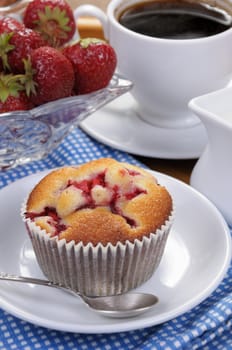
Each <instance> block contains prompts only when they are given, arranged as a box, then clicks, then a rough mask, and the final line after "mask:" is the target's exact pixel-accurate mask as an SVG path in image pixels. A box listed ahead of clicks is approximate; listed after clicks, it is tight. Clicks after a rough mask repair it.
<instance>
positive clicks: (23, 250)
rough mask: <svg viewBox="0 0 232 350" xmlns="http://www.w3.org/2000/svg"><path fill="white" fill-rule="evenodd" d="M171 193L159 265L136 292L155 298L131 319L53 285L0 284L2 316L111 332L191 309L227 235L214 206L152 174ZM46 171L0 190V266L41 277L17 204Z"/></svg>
mask: <svg viewBox="0 0 232 350" xmlns="http://www.w3.org/2000/svg"><path fill="white" fill-rule="evenodd" d="M153 174H154V175H155V176H157V178H158V179H159V181H160V183H162V184H163V185H165V186H166V187H167V188H168V189H169V191H170V192H171V194H172V196H173V198H174V201H175V205H176V220H175V223H174V226H173V229H172V231H171V234H170V237H169V239H168V243H167V246H166V249H165V254H164V256H163V259H162V262H161V264H160V266H159V268H158V270H157V272H156V273H155V274H154V275H153V277H152V278H151V279H150V280H149V281H148V282H146V283H145V284H144V285H142V286H141V287H140V288H138V290H140V291H146V292H151V293H154V294H156V295H157V296H158V297H159V299H160V301H159V303H158V304H157V305H156V306H155V307H154V308H153V309H152V310H150V311H149V312H147V313H145V314H143V315H140V316H138V317H135V318H128V319H124V320H123V319H120V320H118V319H109V318H104V317H103V316H100V315H97V314H95V313H93V312H92V311H91V310H89V309H88V308H87V307H86V306H85V305H84V304H83V303H82V302H81V301H80V300H79V299H78V298H77V299H75V298H74V297H73V296H71V295H69V294H68V293H65V292H63V291H60V290H56V289H53V288H47V287H42V286H35V285H31V284H30V285H25V284H20V283H15V282H6V281H0V284H1V288H0V306H1V307H2V308H3V309H5V310H6V311H8V312H9V313H11V314H13V315H15V316H17V317H19V318H21V319H24V320H26V321H29V322H31V323H34V324H37V325H41V326H44V327H47V328H52V329H56V330H62V331H71V332H78V333H110V332H120V331H129V330H134V329H139V328H144V327H148V326H152V325H157V324H160V323H162V322H165V321H168V320H170V319H172V318H174V317H176V316H178V315H181V314H182V313H184V312H186V311H188V310H190V309H191V308H193V307H194V306H195V305H197V304H199V303H200V302H201V301H202V300H204V299H205V298H207V297H208V296H209V295H210V294H211V293H212V291H213V290H214V289H215V288H216V287H217V286H218V284H219V283H220V281H221V280H222V278H223V277H224V275H225V273H226V271H227V269H228V266H229V263H230V258H231V239H230V233H229V229H228V227H227V225H226V224H225V221H224V219H223V218H222V216H221V214H219V212H218V210H217V209H216V208H215V207H214V206H213V205H212V204H211V203H210V202H209V201H208V200H207V199H206V198H205V197H203V196H202V195H200V194H199V193H198V192H196V191H195V190H194V189H192V188H191V187H190V186H187V185H185V184H184V183H182V182H180V181H178V180H175V179H173V178H171V177H168V176H166V175H162V174H160V173H156V172H153ZM44 175H45V172H43V173H39V174H35V175H31V176H28V177H26V178H23V179H21V180H18V181H16V182H15V183H13V184H11V185H9V186H8V187H5V188H4V189H2V190H1V191H0V208H1V211H0V227H1V231H0V240H1V245H0V271H3V272H8V273H16V274H22V275H26V276H35V277H43V276H42V273H41V271H40V269H39V267H38V265H37V262H36V260H35V256H34V253H33V250H32V247H31V243H30V241H29V238H28V236H27V232H26V229H25V227H24V225H23V223H22V221H21V218H20V214H19V212H20V206H21V202H22V201H23V199H24V198H25V197H26V195H27V194H28V192H29V191H30V190H31V189H32V187H33V186H34V184H35V183H36V182H37V181H38V180H39V179H40V178H41V177H42V176H44Z"/></svg>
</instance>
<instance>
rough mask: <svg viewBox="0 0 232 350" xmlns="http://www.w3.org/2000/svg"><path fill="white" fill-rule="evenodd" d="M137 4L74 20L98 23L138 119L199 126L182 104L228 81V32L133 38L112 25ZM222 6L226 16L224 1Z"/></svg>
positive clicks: (231, 72)
mask: <svg viewBox="0 0 232 350" xmlns="http://www.w3.org/2000/svg"><path fill="white" fill-rule="evenodd" d="M138 2H142V1H141V0H112V1H111V2H110V3H109V5H108V8H107V12H106V13H104V12H103V11H102V10H100V9H99V8H97V7H96V6H93V5H82V6H79V7H78V8H77V9H76V10H75V11H74V14H75V17H76V18H78V17H80V16H86V15H88V16H94V17H96V18H98V19H99V20H100V22H101V23H102V25H103V29H104V35H105V37H106V39H108V40H109V42H110V44H111V45H112V46H113V47H114V48H115V50H116V53H117V57H118V70H119V72H120V73H121V74H123V75H124V76H126V77H127V78H128V79H130V80H132V81H133V83H134V87H133V90H132V95H133V97H134V98H135V100H136V101H137V108H136V110H137V112H138V114H139V115H140V117H141V118H142V119H143V120H145V121H146V122H148V123H150V124H153V125H156V126H158V127H164V128H186V127H192V126H194V125H195V124H197V123H199V122H200V121H199V119H198V118H197V117H196V115H194V114H193V113H192V112H191V111H190V110H189V109H188V102H189V101H190V100H191V99H192V98H193V97H195V96H199V95H202V94H205V93H208V92H211V91H214V90H217V89H220V88H222V87H225V86H226V85H227V84H228V83H229V82H230V80H231V78H232V29H231V28H230V29H228V30H226V31H224V32H221V33H220V34H216V35H213V36H209V37H203V38H196V39H181V40H179V39H162V38H155V37H150V36H146V35H142V34H138V33H136V32H134V31H132V30H129V29H127V28H126V27H124V26H123V25H121V24H120V23H119V21H118V16H119V14H120V13H121V12H122V11H123V9H125V8H127V7H128V6H130V5H131V4H135V3H138ZM216 2H217V0H216ZM214 3H215V2H214ZM218 4H220V1H219V2H218ZM222 6H224V7H225V8H226V9H227V12H229V13H232V3H231V2H229V0H228V1H227V0H225V1H224V2H222Z"/></svg>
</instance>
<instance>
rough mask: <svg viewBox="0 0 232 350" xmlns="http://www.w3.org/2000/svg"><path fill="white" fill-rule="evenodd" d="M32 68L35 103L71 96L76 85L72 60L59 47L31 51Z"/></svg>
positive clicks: (33, 99) (32, 98)
mask: <svg viewBox="0 0 232 350" xmlns="http://www.w3.org/2000/svg"><path fill="white" fill-rule="evenodd" d="M31 68H32V75H33V81H34V83H35V88H36V93H35V94H32V95H31V96H30V99H31V101H32V102H33V103H34V104H35V105H40V104H43V103H46V102H49V101H53V100H57V99H59V98H63V97H67V96H70V95H71V93H72V90H73V85H74V71H73V67H72V64H71V62H69V60H68V59H67V58H66V57H65V56H64V55H63V54H62V53H61V52H60V51H58V50H57V49H55V48H52V47H48V46H44V47H40V48H38V49H36V50H34V51H33V52H32V53H31Z"/></svg>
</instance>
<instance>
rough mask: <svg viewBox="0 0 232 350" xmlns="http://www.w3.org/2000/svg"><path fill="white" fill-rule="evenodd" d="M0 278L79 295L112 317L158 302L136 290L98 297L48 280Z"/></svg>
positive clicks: (137, 311) (129, 314) (135, 312)
mask: <svg viewBox="0 0 232 350" xmlns="http://www.w3.org/2000/svg"><path fill="white" fill-rule="evenodd" d="M0 280H7V281H13V282H24V283H32V284H37V285H41V286H47V287H54V288H58V289H62V290H65V291H67V292H69V293H71V294H72V295H75V296H78V297H80V298H81V299H82V300H83V301H84V302H85V304H87V305H88V306H89V308H90V309H91V310H93V311H95V312H97V313H100V314H101V315H104V316H107V317H114V318H123V317H132V316H137V315H140V314H142V313H144V312H146V311H148V310H150V309H151V308H152V307H153V306H154V305H155V304H156V303H157V302H158V298H157V297H156V296H155V295H153V294H148V293H137V292H129V293H125V294H118V295H111V296H99V297H98V296H86V295H83V294H81V293H79V292H76V291H73V290H72V289H70V288H68V287H64V286H62V285H59V284H56V283H53V282H50V281H48V280H43V279H38V278H32V277H23V276H16V275H10V274H7V273H0Z"/></svg>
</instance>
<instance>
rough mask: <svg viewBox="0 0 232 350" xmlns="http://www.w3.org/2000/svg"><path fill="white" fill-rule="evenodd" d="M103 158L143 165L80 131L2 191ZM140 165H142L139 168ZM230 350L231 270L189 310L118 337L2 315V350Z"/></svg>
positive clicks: (11, 176)
mask: <svg viewBox="0 0 232 350" xmlns="http://www.w3.org/2000/svg"><path fill="white" fill-rule="evenodd" d="M100 157H113V158H115V159H118V160H120V161H127V162H130V163H133V164H139V163H138V162H137V161H136V160H135V159H134V158H133V157H131V156H130V155H128V154H126V153H123V152H119V151H117V150H114V149H112V148H109V147H106V146H104V145H102V144H99V143H98V142H96V141H94V140H92V139H91V138H89V137H88V136H87V135H85V134H84V133H83V132H82V131H81V130H80V129H76V130H74V131H73V132H72V134H70V135H69V136H68V137H67V138H66V139H65V140H64V142H63V143H62V145H60V146H59V147H58V148H57V149H56V150H55V151H54V152H53V153H52V154H51V155H49V156H48V157H47V158H46V159H44V160H41V161H36V162H33V163H31V164H28V165H25V166H19V167H17V168H15V169H11V170H9V171H6V172H1V173H0V188H2V187H4V186H6V185H7V184H9V183H11V182H13V181H15V180H17V179H19V178H22V177H24V176H27V175H29V174H32V173H35V172H38V171H41V170H45V169H50V168H54V167H59V166H63V165H68V164H80V163H83V162H86V161H89V160H91V159H95V158H100ZM139 165H141V164H139ZM3 349H4V350H8V349H12V350H13V349H15V350H21V349H23V350H34V349H38V350H40V349H47V350H66V349H68V350H69V349H70V350H75V349H78V350H89V349H94V350H124V349H131V350H145V349H150V350H151V349H152V350H156V349H157V350H158V349H162V350H171V349H189V350H194V349H195V350H196V349H204V350H211V349H212V350H213V349H221V350H222V349H223V350H228V349H232V266H230V268H229V270H228V273H227V275H226V277H225V278H224V280H223V281H222V283H221V284H220V285H219V287H218V288H217V289H216V290H215V291H214V292H213V294H212V295H211V296H210V297H208V298H207V299H206V300H205V301H204V302H202V303H201V304H200V305H198V306H197V307H195V308H194V309H192V310H191V311H189V312H187V313H185V314H183V315H181V316H179V317H177V318H175V319H173V320H171V321H169V322H166V323H164V324H162V325H158V326H154V327H150V328H146V329H141V330H136V331H130V332H123V333H115V334H96V335H94V334H74V333H66V332H59V331H55V330H50V329H46V328H43V327H39V326H36V325H33V324H30V323H27V322H25V321H22V320H20V319H18V318H16V317H14V316H12V315H10V314H8V313H7V312H5V311H3V310H0V350H3Z"/></svg>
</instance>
